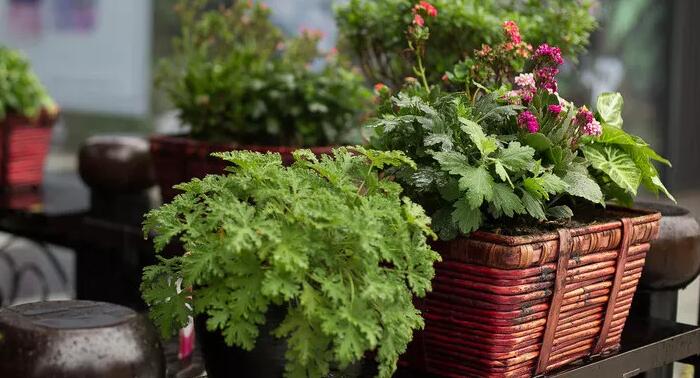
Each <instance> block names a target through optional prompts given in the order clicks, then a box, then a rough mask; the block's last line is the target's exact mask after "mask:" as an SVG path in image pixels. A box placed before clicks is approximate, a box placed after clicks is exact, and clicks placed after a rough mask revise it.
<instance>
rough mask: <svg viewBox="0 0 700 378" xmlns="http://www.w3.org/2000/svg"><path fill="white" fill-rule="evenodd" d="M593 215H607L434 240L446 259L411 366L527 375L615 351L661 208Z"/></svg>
mask: <svg viewBox="0 0 700 378" xmlns="http://www.w3.org/2000/svg"><path fill="white" fill-rule="evenodd" d="M588 216H590V218H591V219H592V220H595V219H601V221H599V222H592V223H585V224H587V225H586V226H581V227H576V228H570V229H560V230H557V231H556V232H547V233H542V234H535V235H524V236H506V235H501V234H495V233H490V232H485V231H477V232H474V233H472V234H471V235H470V236H469V237H460V238H457V239H455V240H452V241H449V242H438V243H435V245H434V248H435V250H437V251H438V252H440V254H441V255H442V258H443V261H442V262H439V263H436V264H435V271H436V276H435V279H434V280H433V291H432V292H430V293H428V295H427V296H426V298H425V299H424V300H423V301H421V303H420V304H419V307H420V308H421V310H422V312H423V316H424V318H425V329H424V330H423V332H422V333H419V334H418V335H417V337H416V339H415V340H414V342H413V343H412V345H411V348H410V350H409V353H407V354H406V356H405V357H404V362H405V363H407V364H409V365H410V366H412V367H413V368H414V369H417V370H421V371H424V372H427V373H429V374H432V375H437V376H484V377H487V376H488V377H521V376H531V375H539V374H543V373H548V372H551V371H554V370H557V369H559V368H562V367H564V366H566V365H568V364H570V363H572V362H575V361H578V360H581V359H583V358H586V357H588V356H591V355H596V354H605V353H612V352H614V351H616V350H617V349H618V348H619V345H620V337H621V334H622V330H623V328H624V325H625V322H626V319H627V315H628V313H629V309H630V306H631V302H632V298H633V296H634V294H635V291H636V288H637V284H638V282H639V278H640V276H641V272H642V268H643V266H644V261H645V260H644V259H645V256H646V253H647V251H648V250H649V242H650V241H651V240H653V239H654V238H655V237H656V235H657V233H658V228H659V218H660V214H658V213H655V212H650V211H645V210H633V209H622V208H614V207H610V208H608V209H606V210H599V211H594V212H591V214H588Z"/></svg>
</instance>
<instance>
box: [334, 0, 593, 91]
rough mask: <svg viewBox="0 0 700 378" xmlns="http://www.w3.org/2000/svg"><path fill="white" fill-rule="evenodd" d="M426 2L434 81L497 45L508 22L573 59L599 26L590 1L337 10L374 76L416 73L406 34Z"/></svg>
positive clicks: (374, 2)
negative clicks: (477, 51)
mask: <svg viewBox="0 0 700 378" xmlns="http://www.w3.org/2000/svg"><path fill="white" fill-rule="evenodd" d="M422 4H429V5H430V7H431V9H433V10H434V11H431V12H427V13H426V14H419V15H418V18H419V19H422V20H423V21H425V22H426V23H427V24H429V25H432V26H434V27H433V28H432V33H431V34H432V35H431V44H430V53H429V54H427V55H426V56H425V57H424V59H425V62H424V63H425V67H426V68H427V74H428V78H429V79H432V80H437V79H439V78H440V77H441V76H442V75H443V74H444V73H445V71H447V70H451V69H452V67H453V65H454V64H455V63H457V62H458V61H460V60H462V59H464V58H466V57H468V56H469V55H470V54H471V53H472V51H473V50H475V49H479V48H480V47H481V45H482V44H490V45H493V44H494V43H495V42H497V41H498V39H499V38H500V34H501V23H502V22H503V20H514V21H515V22H517V24H518V25H520V27H521V29H522V30H523V32H524V34H525V35H527V36H528V37H529V40H530V41H531V42H532V43H535V44H540V43H544V42H548V43H550V44H555V45H557V46H559V47H560V48H561V49H562V51H563V53H564V54H565V55H566V56H567V57H569V58H571V59H574V58H575V57H576V55H577V54H578V53H581V52H582V51H583V50H584V49H585V47H586V45H587V44H588V38H589V34H590V32H591V31H592V30H593V29H594V28H595V27H596V22H595V19H594V18H593V16H592V15H591V14H590V10H591V6H592V4H593V2H592V1H588V0H574V1H531V0H526V1H523V0H507V1H502V0H435V1H434V2H432V3H428V2H426V1H423V2H419V1H415V0H350V1H349V2H347V3H346V4H344V5H341V6H339V7H338V8H337V10H336V14H337V16H336V19H337V21H338V25H339V29H340V36H341V41H342V43H343V46H344V47H345V49H347V50H348V51H351V52H352V53H353V55H354V58H355V59H356V60H357V61H358V62H359V63H361V67H362V69H363V71H364V73H365V74H366V75H367V77H368V78H370V79H371V80H373V81H379V82H384V83H387V84H391V85H398V84H400V83H402V81H403V78H404V77H405V76H408V75H413V73H412V65H411V61H410V59H407V58H410V56H409V57H407V56H406V54H405V50H406V43H405V41H404V32H405V30H406V27H407V26H408V25H410V24H411V23H412V22H414V20H415V18H416V15H415V13H413V12H412V10H413V9H414V8H415V6H417V5H418V6H422ZM428 13H430V14H437V13H439V17H437V18H434V17H433V16H431V15H430V14H428Z"/></svg>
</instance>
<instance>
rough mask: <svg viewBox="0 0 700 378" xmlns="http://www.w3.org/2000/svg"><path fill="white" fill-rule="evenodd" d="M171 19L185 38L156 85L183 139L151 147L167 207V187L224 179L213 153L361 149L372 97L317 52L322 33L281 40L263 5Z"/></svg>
mask: <svg viewBox="0 0 700 378" xmlns="http://www.w3.org/2000/svg"><path fill="white" fill-rule="evenodd" d="M175 11H176V12H177V14H178V16H179V19H180V22H181V27H182V31H181V34H180V36H179V37H177V38H176V39H175V43H174V54H173V56H171V57H168V58H167V59H165V60H164V61H163V64H162V66H161V70H160V72H159V76H158V80H157V82H158V84H159V85H160V86H161V87H162V88H163V89H164V90H165V92H166V93H167V95H168V97H169V98H170V100H171V102H172V103H173V105H174V106H175V107H176V108H177V109H178V111H179V116H180V119H181V121H182V122H183V123H184V124H185V125H187V126H189V133H188V134H187V135H182V136H176V137H173V136H162V135H161V136H155V137H153V138H152V139H151V144H152V153H153V155H154V163H155V167H156V175H157V177H158V179H159V181H160V186H161V189H162V191H163V195H164V197H165V199H166V200H167V199H169V198H172V196H174V194H175V193H176V192H175V191H173V189H171V187H172V185H174V184H177V183H180V182H183V181H186V180H189V179H190V178H192V177H201V176H203V175H205V174H207V173H218V172H221V170H222V169H223V167H224V165H223V164H222V163H221V162H220V161H218V160H216V159H214V158H211V157H210V156H209V155H210V153H211V152H213V151H227V150H231V149H246V150H253V151H262V152H264V151H272V152H279V153H281V154H282V156H283V160H284V161H285V162H287V163H290V162H291V161H292V157H291V151H293V150H294V149H296V148H299V147H307V148H311V150H312V151H314V152H316V153H321V152H329V150H330V147H328V146H333V145H342V144H347V143H348V142H350V143H351V144H352V143H357V142H358V141H359V131H360V130H359V128H358V127H357V126H356V125H357V124H358V123H357V121H358V120H359V117H360V116H361V115H362V111H363V109H366V108H367V105H368V103H369V101H370V98H371V92H370V91H369V90H368V89H367V88H366V87H365V83H364V81H363V79H362V77H361V75H359V74H357V73H355V72H354V71H353V70H352V69H350V67H349V65H348V64H347V62H346V61H344V60H343V59H342V57H340V56H339V55H338V54H337V53H335V52H333V51H332V52H330V53H328V54H326V55H325V56H323V55H322V54H321V53H320V51H319V49H318V48H317V43H318V42H319V40H320V38H321V32H319V31H311V30H302V32H301V35H300V36H298V37H295V38H291V37H286V36H284V35H283V33H282V32H281V31H280V30H279V28H278V27H276V26H275V25H273V24H272V22H271V21H270V10H269V9H268V8H267V7H266V6H265V5H264V4H262V3H259V2H252V1H236V2H233V4H232V5H228V6H225V7H221V8H215V7H213V6H211V5H210V2H209V1H206V0H181V1H179V3H178V4H177V6H176V7H175ZM321 58H325V61H324V62H323V64H321V65H322V67H319V60H323V59H321Z"/></svg>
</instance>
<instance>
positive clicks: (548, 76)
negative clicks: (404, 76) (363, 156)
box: [370, 3, 672, 239]
mask: <svg viewBox="0 0 700 378" xmlns="http://www.w3.org/2000/svg"><path fill="white" fill-rule="evenodd" d="M417 7H420V3H419V5H417ZM416 9H418V10H419V12H424V13H427V12H426V11H425V9H424V7H420V8H416ZM438 12H439V9H438ZM411 13H412V15H413V16H415V14H416V11H413V12H411ZM436 27H437V26H436ZM431 33H432V30H431V29H429V26H428V23H426V22H420V21H418V22H416V21H414V22H413V24H412V25H411V26H410V27H409V29H408V31H407V35H408V39H409V42H408V48H409V50H410V51H412V52H413V54H415V61H416V62H417V64H416V66H415V67H414V71H415V72H416V75H417V76H418V78H417V79H416V80H409V81H408V83H407V84H406V86H405V87H404V88H402V89H401V90H400V91H398V93H395V94H393V95H392V93H391V91H390V89H389V88H386V89H384V90H383V91H382V93H383V98H384V103H383V104H382V106H381V108H380V113H381V115H380V116H379V118H378V119H376V120H375V121H373V122H372V123H371V124H370V125H371V126H372V127H374V128H375V129H376V130H377V133H376V137H375V138H374V140H373V141H372V143H373V147H376V148H379V149H390V150H401V151H405V152H406V153H407V154H408V155H409V156H410V157H411V158H412V159H413V160H414V161H415V162H416V163H417V165H418V169H417V170H416V171H408V170H405V169H401V168H398V169H397V172H396V176H397V178H398V180H399V181H400V182H401V183H402V184H403V185H404V186H405V187H406V188H407V190H408V192H409V194H410V195H411V196H412V198H414V199H415V200H416V201H417V202H419V203H421V204H423V205H424V206H425V207H426V209H427V210H428V211H429V213H430V214H431V216H432V217H433V227H434V229H435V230H436V231H437V232H439V234H440V236H441V237H442V238H444V239H451V238H453V237H455V236H456V235H457V234H458V233H460V232H461V233H463V234H468V233H470V232H472V231H474V230H477V229H479V228H483V227H486V228H491V229H501V228H504V229H506V230H510V231H509V232H513V229H514V228H515V227H513V226H515V225H518V224H520V225H523V224H528V225H532V224H538V223H539V224H540V225H546V223H547V222H555V224H556V221H557V220H562V219H564V220H566V219H568V218H571V217H572V216H573V215H574V214H573V211H572V209H573V208H575V206H574V205H586V206H593V205H599V206H604V205H605V203H606V202H608V201H617V202H620V203H622V204H624V205H630V204H631V202H632V200H633V198H634V196H635V195H636V194H637V190H638V188H639V186H640V185H643V186H644V187H646V188H647V189H649V190H651V191H652V192H654V193H658V192H659V191H661V192H663V193H664V194H666V195H667V196H669V197H670V198H672V197H671V195H670V194H669V193H668V191H667V190H666V188H665V187H664V185H663V184H662V183H661V180H660V179H659V175H658V172H657V169H656V167H655V166H654V164H653V162H654V161H656V162H661V163H664V164H669V162H668V161H667V160H666V159H664V158H662V157H661V156H659V155H658V154H657V153H656V152H654V150H653V149H652V148H651V147H650V146H648V145H647V144H646V143H645V142H644V141H643V140H642V139H641V138H639V137H636V136H633V135H629V134H627V133H626V132H625V131H624V130H623V129H622V117H621V113H622V105H623V101H622V97H621V96H620V94H617V93H605V94H603V95H601V96H600V97H599V99H598V101H597V104H596V111H595V112H592V111H590V110H588V108H587V107H586V106H581V107H576V106H574V104H572V103H571V102H568V101H566V100H564V99H563V98H561V97H560V96H559V94H558V93H557V82H556V75H557V74H558V72H559V66H560V65H561V64H562V63H563V58H562V52H561V50H560V49H559V48H558V47H555V46H550V45H548V44H546V43H543V44H541V45H539V46H538V47H536V48H532V47H530V45H528V44H527V43H525V42H524V41H523V38H522V36H521V34H520V30H519V28H518V25H517V24H516V23H514V22H512V21H506V22H504V23H503V32H502V36H501V37H500V39H499V40H498V41H497V42H496V44H494V45H484V46H482V47H481V48H479V50H477V51H476V52H474V53H473V54H472V55H471V57H470V58H468V59H466V60H464V61H462V62H460V63H458V64H457V65H456V66H455V68H454V69H453V70H452V71H451V72H450V73H448V74H447V75H445V76H444V77H443V79H442V80H441V81H440V82H439V83H429V81H430V80H429V78H430V77H431V76H430V74H429V73H426V72H425V71H424V66H423V65H422V64H421V62H422V61H424V60H425V56H424V54H425V53H426V51H427V49H426V47H425V44H426V43H427V41H428V37H429V35H430V34H431ZM428 51H429V50H428ZM533 220H534V221H536V222H533ZM506 226H508V227H506Z"/></svg>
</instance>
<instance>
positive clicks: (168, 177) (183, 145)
mask: <svg viewBox="0 0 700 378" xmlns="http://www.w3.org/2000/svg"><path fill="white" fill-rule="evenodd" d="M150 141H151V158H152V161H153V166H154V169H155V174H156V179H157V180H158V185H159V186H160V191H161V195H162V197H163V201H165V202H167V201H170V200H172V199H173V197H175V196H176V195H177V194H178V191H177V190H176V189H173V185H176V184H179V183H182V182H186V181H189V180H191V179H193V178H202V177H204V176H206V175H208V174H218V173H222V172H223V171H224V168H225V167H226V166H227V165H228V164H227V163H226V162H224V161H223V160H221V159H217V158H214V157H211V156H210V155H211V153H212V152H221V151H232V150H247V151H256V152H276V153H279V154H280V155H281V156H282V161H283V162H284V163H285V164H291V163H292V161H293V157H292V152H294V151H295V150H296V149H297V148H296V147H284V146H252V145H237V144H234V143H211V142H206V141H199V140H195V139H190V138H186V137H179V136H169V135H155V136H152V137H151V138H150ZM310 150H311V151H313V152H314V153H315V154H317V155H321V154H328V153H330V152H331V147H312V148H310Z"/></svg>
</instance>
